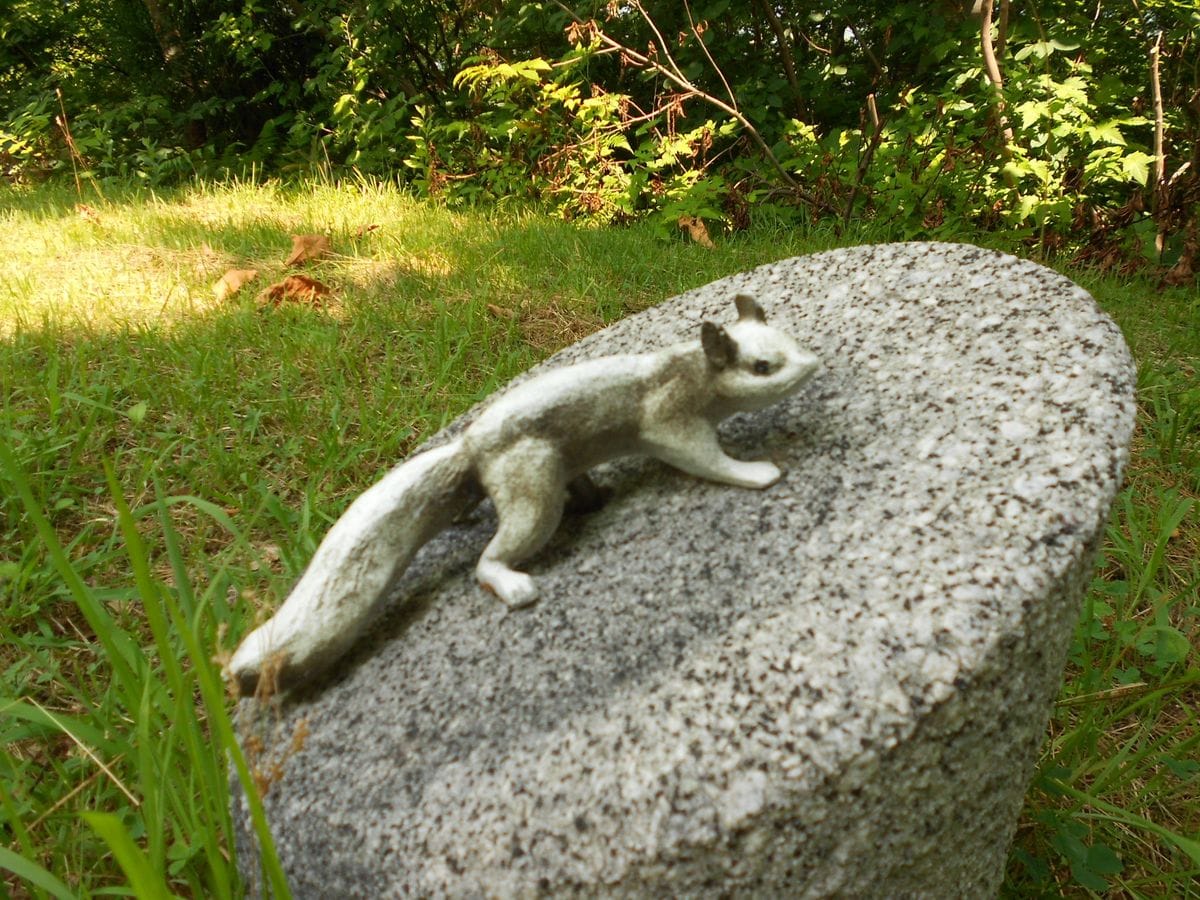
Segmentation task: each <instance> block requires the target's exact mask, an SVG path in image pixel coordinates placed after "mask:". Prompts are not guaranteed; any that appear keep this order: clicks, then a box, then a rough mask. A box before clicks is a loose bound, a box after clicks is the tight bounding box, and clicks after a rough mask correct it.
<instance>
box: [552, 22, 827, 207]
mask: <svg viewBox="0 0 1200 900" xmlns="http://www.w3.org/2000/svg"><path fill="white" fill-rule="evenodd" d="M554 2H555V5H557V6H558V7H559V9H561V10H562V11H563V12H565V13H566V14H567V15H568V16H570V17H571V19H572V20H574V22H575V23H576V24H577V25H581V26H585V27H586V28H587V29H588V30H589V31H590V32H591V33H592V34H594V35H595V37H596V39H597V40H598V41H600V43H601V44H603V45H604V46H606V47H611V48H613V49H615V50H619V51H620V52H621V54H622V55H623V56H624V58H626V59H628V60H629V61H630V62H632V63H633V64H634V65H637V66H639V67H640V68H643V69H646V70H648V71H651V72H656V73H658V74H659V75H661V76H662V77H663V78H665V79H666V80H667V81H670V82H671V83H672V84H674V85H675V86H676V87H678V88H680V89H682V90H683V91H684V92H685V93H687V94H691V95H693V96H696V97H699V98H700V99H701V100H704V101H705V102H706V103H708V104H709V105H711V106H715V107H716V108H717V109H719V110H721V112H723V113H725V114H726V115H728V116H729V117H731V118H732V119H733V120H734V121H736V122H737V123H738V124H739V125H741V126H742V128H743V129H745V131H746V133H747V134H748V135H750V138H751V139H752V140H753V141H754V143H755V144H757V145H758V148H759V150H761V151H762V153H763V156H765V157H766V158H767V161H768V162H770V164H771V166H772V168H774V169H775V171H776V173H777V174H778V175H779V177H780V178H781V179H783V181H784V182H785V183H786V184H787V186H788V187H789V188H791V189H792V194H793V196H795V197H797V198H798V199H800V200H803V201H804V202H805V203H809V204H811V205H813V206H815V207H817V208H819V209H824V210H827V211H832V210H830V207H829V205H828V204H827V203H824V202H823V201H821V200H820V199H818V198H817V197H815V196H813V195H812V194H810V193H809V192H808V191H806V190H805V189H804V186H803V185H801V184H800V182H798V181H796V179H795V178H793V177H792V175H791V173H790V172H788V170H787V169H785V168H784V167H783V163H781V162H780V161H779V158H778V157H776V156H775V154H774V152H772V150H771V147H770V145H769V144H768V143H767V142H766V140H764V139H763V136H762V135H761V134H760V133H759V131H758V129H757V128H755V127H754V123H753V122H751V121H750V120H749V119H747V118H746V116H745V115H743V114H742V112H741V111H740V110H738V109H736V108H735V107H732V106H730V105H729V104H728V103H726V102H725V101H724V100H722V99H721V98H720V97H715V96H713V95H712V94H710V93H708V92H707V91H704V90H701V89H700V88H698V87H697V86H696V85H695V84H693V83H692V82H691V81H690V80H689V79H688V78H687V76H685V75H684V74H683V72H682V71H680V70H679V68H678V66H676V65H675V62H674V59H672V58H670V57H669V56H668V62H670V63H671V65H670V66H669V67H668V66H666V65H664V64H663V63H660V62H658V61H657V60H654V59H651V58H650V57H648V56H647V55H646V54H644V53H639V52H638V51H636V50H634V49H633V48H632V47H628V46H626V45H625V44H622V43H621V42H620V41H618V40H616V39H615V38H613V37H611V36H610V35H608V34H607V33H606V32H605V31H604V29H602V28H601V27H600V25H599V23H597V22H595V21H592V22H585V21H584V20H583V19H581V18H579V16H577V15H576V14H575V11H574V10H572V9H571V8H570V7H568V6H567V5H566V4H564V3H563V2H562V0H554ZM636 8H637V9H638V10H639V11H642V10H641V5H640V4H636ZM642 15H646V14H645V12H644V11H642ZM648 18H649V17H647V19H648ZM651 27H652V28H653V29H654V32H655V34H658V29H657V28H656V27H654V26H653V25H651ZM660 40H661V36H660Z"/></svg>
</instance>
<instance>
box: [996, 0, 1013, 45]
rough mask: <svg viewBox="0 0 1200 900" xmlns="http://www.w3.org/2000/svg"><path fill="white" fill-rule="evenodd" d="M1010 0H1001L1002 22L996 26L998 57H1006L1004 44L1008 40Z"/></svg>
mask: <svg viewBox="0 0 1200 900" xmlns="http://www.w3.org/2000/svg"><path fill="white" fill-rule="evenodd" d="M1009 6H1010V2H1009V0H1000V24H999V25H998V26H997V27H996V59H1004V45H1005V44H1006V43H1007V42H1008V8H1009Z"/></svg>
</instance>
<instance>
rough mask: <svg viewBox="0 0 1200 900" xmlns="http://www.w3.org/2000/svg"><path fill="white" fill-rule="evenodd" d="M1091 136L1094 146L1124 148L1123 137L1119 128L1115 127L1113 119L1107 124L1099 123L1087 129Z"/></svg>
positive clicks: (1115, 123)
mask: <svg viewBox="0 0 1200 900" xmlns="http://www.w3.org/2000/svg"><path fill="white" fill-rule="evenodd" d="M1088 133H1089V134H1090V135H1091V138H1092V142H1093V143H1096V144H1118V145H1120V146H1122V147H1124V146H1125V135H1123V134H1121V129H1120V126H1118V125H1117V122H1116V120H1115V119H1109V120H1108V121H1107V122H1101V123H1100V124H1099V125H1095V126H1093V127H1091V128H1089V129H1088Z"/></svg>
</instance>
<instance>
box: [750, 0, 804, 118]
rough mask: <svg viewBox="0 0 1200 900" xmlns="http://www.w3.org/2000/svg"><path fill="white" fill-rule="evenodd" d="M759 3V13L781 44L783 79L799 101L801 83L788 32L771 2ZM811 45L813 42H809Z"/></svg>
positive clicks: (759, 0)
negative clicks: (797, 75)
mask: <svg viewBox="0 0 1200 900" xmlns="http://www.w3.org/2000/svg"><path fill="white" fill-rule="evenodd" d="M757 2H758V8H759V11H760V12H761V13H762V14H763V18H765V19H766V20H767V25H768V26H769V27H770V29H771V33H772V34H773V35H775V41H776V43H778V44H779V61H780V63H782V65H783V77H784V78H785V79H787V83H788V88H789V89H790V90H791V92H792V99H793V101H798V100H799V99H800V82H799V81H798V80H797V79H796V60H795V59H794V58H793V57H792V48H791V42H790V41H789V40H788V36H787V32H786V31H785V30H784V28H783V23H782V22H780V21H779V16H777V15H775V10H774V8H773V7H772V5H771V0H757ZM806 40H807V38H806ZM809 43H812V42H811V41H809Z"/></svg>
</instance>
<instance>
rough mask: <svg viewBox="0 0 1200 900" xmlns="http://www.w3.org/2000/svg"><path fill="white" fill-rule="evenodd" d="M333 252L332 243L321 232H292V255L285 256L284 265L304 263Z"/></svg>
mask: <svg viewBox="0 0 1200 900" xmlns="http://www.w3.org/2000/svg"><path fill="white" fill-rule="evenodd" d="M332 252H333V245H332V244H330V243H329V238H327V237H325V235H323V234H293V235H292V255H291V256H289V257H288V258H287V262H285V263H284V265H286V266H294V265H297V264H299V263H306V262H308V261H309V260H310V259H317V258H318V257H321V256H324V255H325V254H327V253H332Z"/></svg>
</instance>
